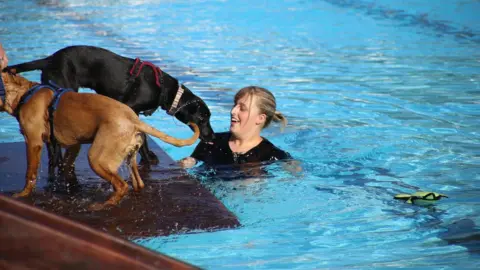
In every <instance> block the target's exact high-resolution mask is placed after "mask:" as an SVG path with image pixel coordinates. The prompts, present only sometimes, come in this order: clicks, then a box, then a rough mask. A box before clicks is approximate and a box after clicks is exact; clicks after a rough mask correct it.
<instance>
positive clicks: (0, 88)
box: [0, 76, 6, 106]
mask: <svg viewBox="0 0 480 270" xmlns="http://www.w3.org/2000/svg"><path fill="white" fill-rule="evenodd" d="M5 94H6V92H5V85H4V84H3V79H2V76H0V99H1V100H2V104H3V106H5Z"/></svg>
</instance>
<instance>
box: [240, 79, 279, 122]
mask: <svg viewBox="0 0 480 270" xmlns="http://www.w3.org/2000/svg"><path fill="white" fill-rule="evenodd" d="M245 96H251V97H256V101H257V102H256V103H257V104H256V105H257V107H258V108H259V110H260V113H264V114H265V115H266V116H267V119H266V120H265V124H264V125H263V128H266V127H268V125H270V123H271V122H272V120H273V122H281V123H282V127H281V129H282V130H283V128H284V127H285V126H286V125H287V118H286V117H285V116H284V115H283V114H282V113H280V112H279V111H277V109H276V108H277V102H276V100H275V96H273V94H272V92H270V91H268V90H267V89H265V88H262V87H258V86H247V87H244V88H242V89H240V90H239V91H238V92H237V93H236V94H235V98H234V101H235V103H237V101H238V100H239V99H241V98H243V97H245ZM251 100H253V98H252V99H251ZM251 100H250V102H251ZM250 105H251V104H250Z"/></svg>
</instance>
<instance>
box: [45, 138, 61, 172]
mask: <svg viewBox="0 0 480 270" xmlns="http://www.w3.org/2000/svg"><path fill="white" fill-rule="evenodd" d="M56 147H57V146H56V144H55V143H47V152H48V179H49V180H50V181H54V180H55V176H56V172H55V169H56V168H57V167H58V154H57V152H56V151H57V149H56ZM60 153H61V152H60Z"/></svg>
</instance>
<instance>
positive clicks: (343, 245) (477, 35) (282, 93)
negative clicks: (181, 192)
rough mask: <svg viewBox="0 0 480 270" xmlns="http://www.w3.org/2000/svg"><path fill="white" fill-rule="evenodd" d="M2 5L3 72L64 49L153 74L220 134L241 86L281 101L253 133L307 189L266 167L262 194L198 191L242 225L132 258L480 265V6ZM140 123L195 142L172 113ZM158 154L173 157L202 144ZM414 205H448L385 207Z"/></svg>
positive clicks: (94, 1) (258, 183)
mask: <svg viewBox="0 0 480 270" xmlns="http://www.w3.org/2000/svg"><path fill="white" fill-rule="evenodd" d="M0 5H1V6H2V8H0V42H2V43H3V45H4V47H6V49H7V50H8V55H9V58H10V63H12V64H14V63H20V62H24V61H29V60H32V59H36V58H39V57H43V56H46V55H48V54H51V53H53V52H54V51H56V50H57V49H60V48H62V47H65V46H67V45H72V44H89V45H95V46H101V47H104V48H107V49H111V50H113V51H115V52H117V53H120V54H123V55H126V56H131V57H141V58H143V59H148V60H151V61H152V62H154V63H155V64H157V65H158V66H160V67H161V68H163V69H165V71H166V72H168V73H169V74H171V75H172V76H175V77H177V78H179V79H180V80H181V81H182V82H184V84H186V85H187V86H188V87H189V88H190V89H192V90H193V91H194V92H195V93H197V94H198V95H199V96H201V97H202V98H203V99H204V100H205V101H206V102H207V104H208V105H209V107H210V108H211V111H212V113H213V116H212V124H213V127H214V129H215V130H216V131H225V130H227V129H228V125H229V110H230V108H231V105H232V98H233V95H234V93H235V92H236V91H237V90H238V89H239V88H241V87H243V86H246V85H251V84H255V85H261V86H264V87H266V88H268V89H270V90H272V92H274V94H275V95H276V97H277V100H278V109H279V110H280V111H281V112H283V113H284V114H285V115H286V116H287V118H288V119H289V125H288V127H287V128H286V129H285V131H284V132H283V133H282V132H280V129H279V128H278V126H275V125H273V126H272V127H271V128H268V129H267V130H265V131H264V134H263V135H264V136H266V137H268V138H269V139H270V140H271V141H272V142H274V143H275V144H277V145H278V146H280V147H281V148H283V149H285V150H287V151H288V152H290V153H291V154H292V155H293V156H295V157H296V158H297V159H298V160H299V161H301V162H302V167H303V173H302V175H300V176H292V175H290V174H288V173H286V172H285V171H283V170H282V169H281V168H279V166H276V165H273V166H270V167H267V168H266V169H267V170H268V171H269V172H270V174H269V176H268V177H265V178H263V179H246V180H244V181H229V182H223V181H216V182H211V181H209V182H205V185H206V186H207V187H208V188H209V189H210V190H212V192H213V193H214V194H215V195H216V196H217V197H218V198H219V199H220V200H221V201H222V202H223V203H224V204H225V205H226V206H227V207H228V208H229V209H230V210H231V211H232V212H233V213H234V214H236V215H237V216H238V217H239V219H240V222H241V223H242V227H240V228H237V229H232V230H224V231H218V232H201V231H200V232H195V233H191V234H185V235H174V236H170V237H161V238H154V239H143V240H141V241H138V243H140V244H142V245H144V246H146V247H149V248H151V249H154V250H157V251H160V252H163V253H166V254H168V255H170V256H173V257H176V258H179V259H182V260H185V261H188V262H190V263H192V264H195V265H198V266H201V267H203V268H206V269H318V268H327V269H372V268H379V269H383V268H390V267H392V268H393V267H394V268H400V267H405V268H412V269H414V268H441V269H478V268H479V267H480V225H479V224H480V207H479V206H480V199H479V198H480V184H479V180H480V120H479V119H480V17H479V16H478V14H480V2H478V1H474V0H457V1H453V0H452V1H430V0H416V1H413V0H406V1H401V2H400V1H393V0H377V1H373V0H369V1H367V0H365V1H363V0H350V1H349V0H336V1H335V0H324V1H321V0H319V1H300V0H290V1H275V0H262V1H240V0H238V1H227V0H225V1H210V0H204V1H153V0H151V1H148V0H145V1H133V0H132V1H120V0H116V1H110V0H107V1H101V0H89V1H81V3H80V1H54V0H50V1H49V0H47V1H21V2H17V1H0ZM28 78H30V79H32V80H38V79H39V73H38V72H31V73H29V74H28ZM87 91H88V90H87ZM144 120H145V121H147V122H149V123H151V124H154V125H156V126H157V127H161V129H162V131H165V132H167V133H169V134H172V135H174V136H186V134H190V131H189V129H188V128H187V127H186V126H184V125H183V124H181V123H179V122H178V121H175V120H173V119H172V118H171V117H169V116H167V115H166V114H165V113H164V112H160V111H159V112H156V113H155V114H154V115H153V116H151V117H147V118H144ZM0 123H1V125H0V141H22V140H23V138H22V137H21V135H20V134H19V132H18V126H17V124H16V122H15V120H14V118H13V117H10V116H8V115H5V114H0ZM159 144H160V145H161V146H162V147H163V148H164V149H165V150H166V151H167V152H168V154H170V155H171V156H172V157H173V158H174V159H180V158H182V157H184V156H187V155H189V154H190V153H191V151H192V150H193V147H194V146H192V147H185V148H175V147H172V146H169V145H166V144H163V143H161V142H159ZM191 172H192V173H195V170H192V171H191ZM417 190H428V191H437V192H441V193H445V194H447V195H448V196H449V198H448V199H443V200H441V201H439V202H438V203H437V205H436V206H435V207H433V208H424V207H418V206H411V205H406V204H403V203H402V202H399V201H396V200H394V199H393V196H394V195H395V194H397V193H410V192H414V191H417Z"/></svg>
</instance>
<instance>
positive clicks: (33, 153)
mask: <svg viewBox="0 0 480 270" xmlns="http://www.w3.org/2000/svg"><path fill="white" fill-rule="evenodd" d="M25 141H26V144H27V175H26V179H25V187H24V188H23V190H22V191H21V192H19V193H15V194H14V195H13V197H15V198H18V197H25V196H28V195H30V193H32V190H33V189H35V185H36V183H37V174H38V166H39V165H40V155H41V153H42V146H43V142H42V140H41V138H40V139H29V138H27V137H25Z"/></svg>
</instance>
